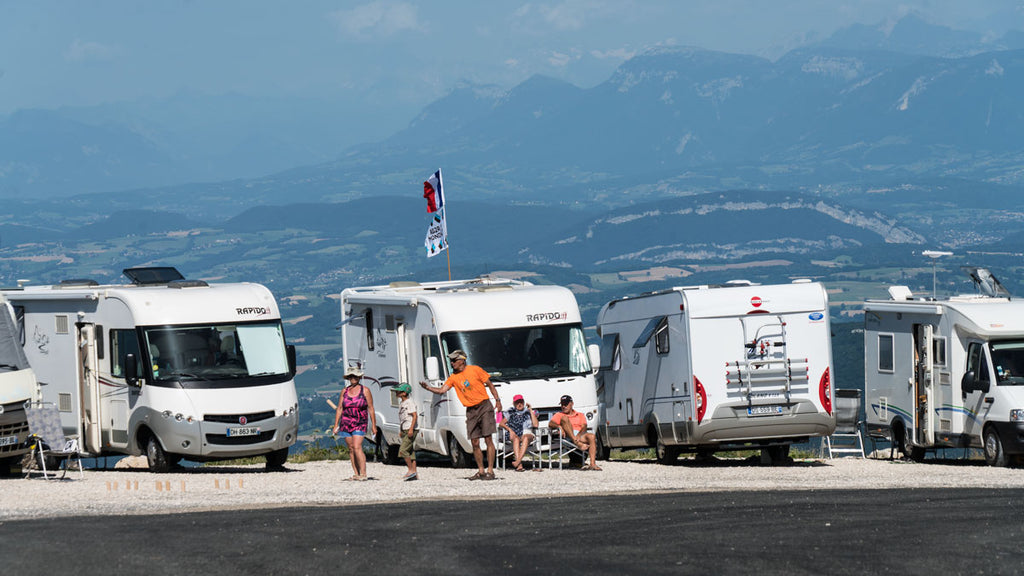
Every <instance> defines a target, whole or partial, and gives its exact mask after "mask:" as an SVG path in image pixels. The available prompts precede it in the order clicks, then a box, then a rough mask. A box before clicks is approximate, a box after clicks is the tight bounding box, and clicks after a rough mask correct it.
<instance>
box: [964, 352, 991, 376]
mask: <svg viewBox="0 0 1024 576" xmlns="http://www.w3.org/2000/svg"><path fill="white" fill-rule="evenodd" d="M967 371H968V372H974V373H975V374H976V377H977V379H978V381H979V382H988V381H989V378H988V362H986V361H985V354H984V353H983V352H982V344H981V342H971V343H970V344H969V345H968V346H967Z"/></svg>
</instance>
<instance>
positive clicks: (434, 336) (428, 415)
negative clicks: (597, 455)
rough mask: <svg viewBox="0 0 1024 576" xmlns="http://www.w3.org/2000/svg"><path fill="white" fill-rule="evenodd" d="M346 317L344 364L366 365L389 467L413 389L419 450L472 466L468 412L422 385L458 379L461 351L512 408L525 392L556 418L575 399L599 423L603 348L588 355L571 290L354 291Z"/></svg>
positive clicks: (486, 286)
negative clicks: (454, 359)
mask: <svg viewBox="0 0 1024 576" xmlns="http://www.w3.org/2000/svg"><path fill="white" fill-rule="evenodd" d="M341 320H342V323H341V325H342V347H343V350H344V360H345V362H346V364H347V365H355V366H361V367H362V368H363V370H364V371H365V373H366V379H367V380H369V381H370V382H371V384H370V386H371V388H370V389H371V391H372V392H373V393H374V407H375V408H376V412H377V425H378V427H379V430H378V431H377V441H378V446H379V447H380V448H381V451H382V452H383V454H384V456H385V458H386V460H389V461H390V460H394V459H395V457H396V454H397V447H398V446H397V445H398V425H399V422H398V404H399V402H398V398H397V397H396V396H395V395H394V393H393V392H392V388H393V387H394V385H396V384H398V383H400V382H409V383H411V384H412V399H413V401H414V402H416V404H417V406H418V408H419V427H420V430H421V433H420V435H419V436H418V437H417V439H416V448H417V449H419V450H428V451H432V452H436V453H439V454H443V455H448V456H449V457H450V458H451V460H452V464H453V465H455V466H463V465H466V464H467V463H468V462H469V456H468V454H467V453H468V452H469V451H470V450H471V449H472V446H471V444H470V442H469V439H468V437H467V435H466V421H465V419H466V410H465V408H464V407H463V406H462V404H461V403H460V402H459V400H458V398H457V397H456V395H455V391H454V390H449V391H448V392H447V393H446V394H445V395H443V396H437V395H435V394H433V393H431V392H428V391H427V390H424V389H423V388H421V387H420V386H418V385H416V383H417V382H419V381H420V380H432V381H434V380H438V379H444V378H445V377H446V375H447V374H450V373H451V364H450V363H449V362H448V358H447V356H448V353H449V352H451V351H453V350H457V349H461V350H464V351H466V353H467V354H468V356H469V363H470V364H476V365H478V366H480V367H482V368H483V369H484V370H486V371H487V372H489V373H490V375H491V381H492V382H493V383H494V385H495V388H496V390H497V391H498V394H499V397H500V398H501V401H502V405H503V408H508V407H511V406H512V397H513V396H515V395H516V394H522V395H523V396H524V397H525V398H526V401H527V402H529V403H530V404H531V405H532V406H533V408H534V410H537V411H538V412H539V418H540V420H542V421H547V419H548V417H549V416H550V415H551V414H552V413H553V412H555V411H556V410H558V401H559V398H560V397H561V396H562V395H563V394H569V395H571V396H572V397H573V400H574V401H575V407H576V410H578V411H580V412H583V413H584V414H586V415H587V418H588V420H590V421H591V425H592V426H593V424H594V418H595V417H596V415H597V396H596V392H595V386H594V374H593V370H592V369H591V360H592V359H593V360H595V361H596V359H597V347H596V346H594V347H592V348H590V349H588V348H587V345H586V340H585V338H584V335H583V326H582V324H581V322H580V313H579V308H578V307H577V304H576V298H575V297H574V296H573V294H572V292H570V291H569V290H568V289H566V288H562V287H559V286H535V285H533V284H530V283H529V282H519V281H515V280H507V279H500V278H488V277H481V278H477V279H475V280H456V281H450V282H430V283H423V284H420V283H417V282H395V283H392V284H391V285H388V286H371V287H366V288H348V289H346V290H344V291H343V292H342V293H341ZM441 372H443V373H441ZM435 383H436V382H435ZM542 425H543V424H542Z"/></svg>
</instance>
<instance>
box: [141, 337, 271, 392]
mask: <svg viewBox="0 0 1024 576" xmlns="http://www.w3.org/2000/svg"><path fill="white" fill-rule="evenodd" d="M143 332H144V334H145V341H146V345H147V347H148V350H149V356H150V365H151V366H152V368H153V379H154V381H155V382H158V383H159V382H167V381H178V382H181V381H197V382H206V381H224V380H228V381H230V380H236V381H238V385H239V386H248V385H251V380H249V379H251V378H256V377H263V376H267V377H273V376H278V377H280V376H288V374H289V369H288V356H287V353H286V352H285V345H284V332H283V330H282V329H281V323H280V322H262V323H253V324H211V325H207V326H195V325H192V326H160V327H154V328H146V329H144V331H143ZM246 380H248V381H246ZM222 385H223V384H222Z"/></svg>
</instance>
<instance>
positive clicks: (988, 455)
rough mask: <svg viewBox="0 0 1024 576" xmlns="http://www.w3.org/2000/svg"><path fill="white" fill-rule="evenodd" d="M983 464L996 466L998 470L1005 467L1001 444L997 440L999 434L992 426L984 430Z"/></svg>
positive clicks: (1005, 460)
mask: <svg viewBox="0 0 1024 576" xmlns="http://www.w3.org/2000/svg"><path fill="white" fill-rule="evenodd" d="M985 462H988V465H989V466H998V467H1000V468H1003V467H1005V466H1006V465H1007V459H1006V452H1004V451H1003V443H1002V441H1001V440H999V434H998V433H997V432H996V429H995V428H993V427H992V426H989V427H988V428H987V429H986V430H985Z"/></svg>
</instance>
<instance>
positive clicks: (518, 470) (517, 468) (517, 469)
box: [516, 464, 526, 472]
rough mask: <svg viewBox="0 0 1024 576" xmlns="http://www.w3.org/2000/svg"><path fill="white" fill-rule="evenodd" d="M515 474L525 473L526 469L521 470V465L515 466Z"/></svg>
mask: <svg viewBox="0 0 1024 576" xmlns="http://www.w3.org/2000/svg"><path fill="white" fill-rule="evenodd" d="M516 472H526V468H523V465H522V464H520V465H519V466H516Z"/></svg>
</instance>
